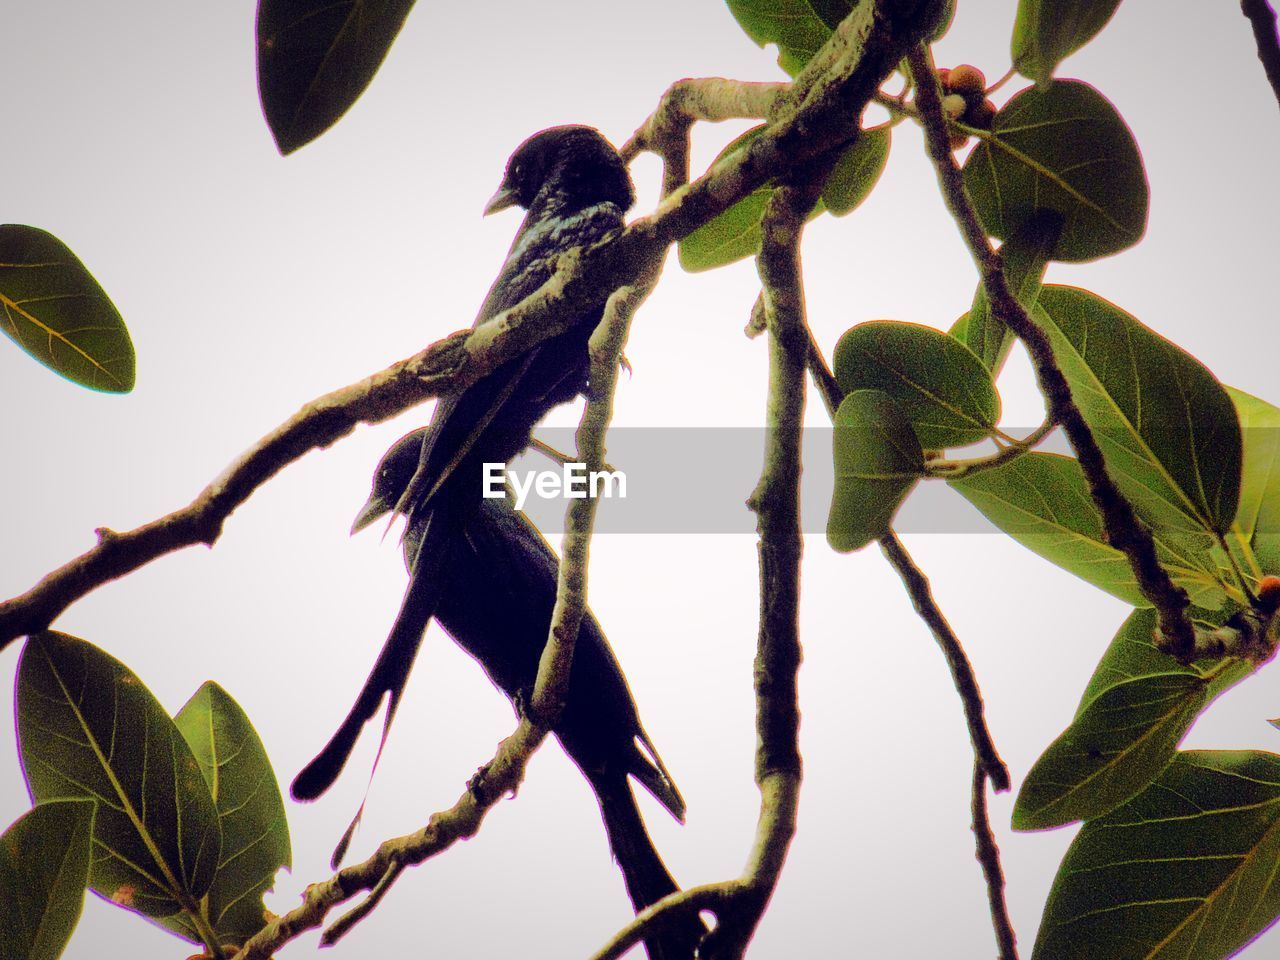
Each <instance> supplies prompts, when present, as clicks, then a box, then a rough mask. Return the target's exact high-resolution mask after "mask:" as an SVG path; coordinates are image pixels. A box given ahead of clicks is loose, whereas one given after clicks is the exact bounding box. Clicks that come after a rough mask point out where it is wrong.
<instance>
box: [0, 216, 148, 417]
mask: <svg viewBox="0 0 1280 960" xmlns="http://www.w3.org/2000/svg"><path fill="white" fill-rule="evenodd" d="M0 330H3V331H4V332H5V333H6V334H8V336H9V337H10V339H12V340H13V341H14V342H15V343H16V344H18V346H20V347H22V349H23V350H25V351H27V353H29V354H31V356H33V357H35V358H36V359H37V360H39V361H40V362H41V363H43V364H44V365H45V366H46V367H48V368H49V369H50V370H54V371H56V372H57V373H60V374H62V375H63V376H64V377H66V378H67V379H68V380H73V381H75V382H76V383H78V384H81V385H82V386H86V387H90V388H92V389H94V390H102V391H105V392H107V393H128V392H129V391H130V390H132V389H133V378H134V356H133V342H132V341H131V340H130V339H129V331H128V330H127V329H125V325H124V320H122V319H121V317H120V312H119V311H118V310H116V308H115V305H114V304H113V303H112V302H111V299H110V298H109V297H108V296H107V294H106V292H105V291H104V290H103V289H102V287H100V286H98V281H96V280H94V279H93V274H91V273H89V271H88V270H87V269H86V268H85V265H84V264H83V263H81V262H80V260H79V259H78V258H77V257H76V255H75V254H74V253H72V252H71V251H70V250H69V249H67V245H66V244H64V243H63V242H62V241H61V240H59V239H58V238H57V237H55V236H54V235H53V234H51V233H46V232H45V231H43V230H40V229H37V228H36V227H27V226H23V225H22V224H18V223H6V224H4V225H3V226H0Z"/></svg>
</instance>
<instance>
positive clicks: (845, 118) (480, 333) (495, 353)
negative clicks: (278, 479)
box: [0, 0, 937, 649]
mask: <svg viewBox="0 0 1280 960" xmlns="http://www.w3.org/2000/svg"><path fill="white" fill-rule="evenodd" d="M936 2H937V0H919V2H918V3H915V4H913V3H910V2H906V0H860V2H859V4H858V6H857V8H856V10H855V12H854V13H853V14H852V15H851V16H850V17H849V18H848V19H847V20H846V22H845V23H844V24H842V25H841V28H840V29H839V30H837V31H836V33H835V35H833V37H832V38H831V41H830V42H829V44H828V47H830V50H828V49H827V48H826V47H824V51H826V52H824V51H820V52H819V55H818V56H815V60H816V59H818V57H819V56H821V57H822V62H823V63H824V64H826V65H827V66H826V69H825V71H824V72H822V73H821V74H820V75H818V76H814V77H812V78H811V79H809V80H807V81H806V83H805V86H804V88H803V90H802V91H797V90H796V86H797V84H792V86H791V92H792V94H793V99H794V102H795V103H796V104H797V105H796V106H794V107H791V108H789V109H786V110H781V111H779V110H777V109H776V104H775V110H774V112H775V115H776V116H775V118H774V119H773V120H772V121H771V122H770V124H769V126H768V128H767V129H766V130H765V131H764V132H763V133H762V134H761V135H760V136H758V137H756V138H755V139H754V140H753V141H752V142H751V143H750V144H749V145H748V146H747V148H746V149H744V150H739V151H735V152H734V153H733V155H732V156H730V157H726V158H724V160H722V161H721V162H719V163H717V164H715V165H714V166H713V167H712V168H711V169H710V170H708V171H707V173H706V174H704V175H703V176H702V177H700V178H699V179H698V180H697V181H695V182H694V183H692V184H690V185H688V186H687V187H684V188H682V189H679V190H676V191H675V192H674V193H672V194H671V195H670V196H669V197H667V198H666V199H665V200H663V202H662V203H660V204H659V205H658V207H657V209H656V210H654V211H653V212H652V213H651V214H649V215H647V216H644V217H640V218H639V219H637V220H635V221H634V222H632V223H631V224H630V225H629V226H628V227H627V228H626V229H624V230H622V231H621V232H619V233H617V234H614V235H613V236H611V237H609V238H607V239H605V240H603V241H601V242H600V243H598V244H596V245H594V246H592V247H588V248H582V249H577V250H572V251H569V252H568V253H566V254H565V255H564V256H562V257H561V260H560V263H559V265H558V267H557V270H556V272H555V274H554V275H553V276H552V277H551V279H550V280H548V281H547V283H546V284H544V285H543V287H542V288H541V289H539V290H538V291H537V292H536V293H534V294H532V295H531V296H529V297H528V298H526V299H525V300H524V301H522V302H521V303H519V304H517V305H516V306H515V307H513V308H512V309H510V310H507V311H505V312H504V313H502V314H499V315H498V316H497V317H494V318H493V319H492V320H490V321H488V322H486V323H485V324H484V325H483V326H481V327H479V328H477V329H475V330H472V331H467V332H460V333H455V334H452V335H451V336H449V337H446V338H445V339H444V340H442V341H439V342H438V343H436V344H433V345H432V346H430V347H428V348H427V349H426V350H424V351H423V352H422V353H419V354H417V355H416V356H414V357H412V358H410V359H408V360H404V361H401V362H399V363H397V364H394V365H392V366H391V367H389V368H387V369H386V370H384V371H382V372H381V373H379V374H375V375H374V376H372V377H369V378H366V379H365V380H362V381H360V382H359V383H356V384H352V385H351V386H349V387H344V388H342V389H340V390H335V391H334V392H332V393H329V394H326V395H325V396H323V397H320V398H319V399H317V400H315V401H313V402H312V403H309V404H307V405H306V406H305V407H303V408H302V409H301V410H300V411H299V412H298V413H297V414H295V415H294V416H293V417H291V418H290V419H289V420H288V421H286V422H285V423H283V424H281V425H280V426H279V427H277V428H276V430H274V431H272V432H271V433H270V434H268V435H267V436H266V437H264V438H263V439H262V440H260V441H259V442H258V443H257V444H256V445H255V446H254V447H253V448H251V449H250V450H249V451H247V452H246V453H245V454H243V455H242V456H241V457H239V458H238V459H237V460H236V461H235V463H233V464H232V466H231V467H230V468H229V469H228V470H227V471H226V472H225V473H223V475H222V476H221V477H219V478H218V479H217V480H215V481H214V482H213V483H212V484H210V485H209V486H208V487H206V488H205V490H204V491H202V492H201V493H200V495H199V496H197V497H196V499H195V500H193V501H192V502H191V503H190V504H188V505H187V506H186V507H184V508H182V509H180V510H177V511H175V512H174V513H171V514H169V515H167V516H165V517H161V518H160V519H158V520H155V521H152V522H151V523H148V524H145V525H143V526H141V527H138V528H136V529H134V530H131V531H129V532H127V533H115V532H113V531H109V530H106V529H105V528H104V529H103V530H101V531H100V532H99V543H98V545H97V546H95V547H94V548H93V549H91V550H89V551H87V552H86V553H84V554H82V555H81V556H79V557H77V558H75V559H74V560H72V561H70V562H69V563H67V564H65V565H63V566H62V567H60V568H58V569H57V570H54V571H53V572H52V573H50V574H49V575H47V576H46V577H45V578H44V579H42V580H41V581H40V582H39V583H38V584H36V586H35V587H33V588H32V589H31V590H29V591H27V592H26V593H24V594H22V595H20V596H18V597H15V598H13V599H12V600H8V601H6V602H4V603H0V649H4V647H6V646H7V645H8V644H9V643H10V642H12V641H13V640H14V639H15V638H17V637H20V636H23V635H26V634H29V633H34V632H36V631H39V630H43V629H44V628H46V627H48V626H49V625H50V624H51V623H52V622H53V621H54V620H55V619H56V618H57V617H58V616H59V615H60V614H61V613H62V612H63V611H64V610H65V609H66V608H67V607H69V606H70V605H71V604H72V603H74V602H75V601H76V600H78V599H80V598H81V597H83V596H85V595H86V594H87V593H89V592H90V591H92V590H94V589H96V588H97V587H99V586H102V585H103V584H105V583H108V582H110V581H112V580H116V579H119V578H120V577H122V576H124V575H126V574H128V573H131V572H133V571H134V570H137V569H138V568H140V567H142V566H144V565H146V564H147V563H150V562H151V561H152V560H154V559H156V558H157V557H160V556H163V555H164V554H166V553H172V552H174V551H176V550H179V549H182V548H183V547H187V546H192V545H194V544H197V543H205V544H212V543H213V542H214V541H216V540H217V538H218V536H219V535H220V533H221V530H222V525H223V523H224V522H225V521H226V519H227V517H228V516H230V515H231V513H232V512H233V511H234V510H235V508H236V507H238V506H239V505H240V504H241V503H243V502H244V501H245V500H247V499H248V497H249V496H250V495H251V494H252V493H253V492H254V490H256V489H257V488H258V487H259V486H261V485H262V484H263V483H265V482H266V481H267V480H268V479H270V478H271V477H272V476H274V475H275V474H276V473H278V472H279V471H280V470H282V469H283V468H284V467H285V466H287V465H288V464H290V463H292V462H293V461H294V460H297V459H299V458H300V457H302V456H303V455H304V454H305V453H307V452H308V451H310V450H312V449H317V448H322V447H325V446H328V445H329V444H331V443H333V442H334V441H336V440H338V439H340V438H341V437H343V436H345V435H346V434H347V433H349V432H350V431H351V430H352V429H353V427H354V426H355V424H357V423H377V422H380V421H382V420H386V419H389V418H390V417H393V416H395V415H396V414H398V413H400V412H402V411H404V410H406V409H408V408H409V407H411V406H413V405H414V404H416V403H419V402H421V401H422V400H425V399H427V398H428V397H432V396H438V395H439V394H441V393H444V392H448V391H452V390H458V389H461V388H463V387H465V386H467V385H469V384H470V383H473V382H475V380H477V379H478V378H480V377H481V376H483V375H484V374H486V373H488V372H489V371H491V370H493V369H495V368H496V367H497V366H498V365H499V364H500V363H502V362H503V361H504V360H507V359H510V358H511V357H513V356H516V355H518V354H520V353H522V352H525V351H527V350H529V349H531V348H532V347H533V346H535V345H536V344H538V343H541V342H542V341H544V340H546V339H549V338H550V337H552V336H554V335H555V334H557V333H560V332H562V331H563V330H564V329H565V328H566V327H567V326H568V323H569V322H570V320H571V319H572V318H573V317H575V316H578V315H579V314H580V313H581V312H582V311H583V310H584V309H586V308H587V307H588V306H590V305H592V304H593V303H598V302H599V298H600V291H601V290H616V289H618V288H619V287H623V286H628V285H634V284H636V283H637V281H638V280H639V278H641V277H643V276H645V275H646V274H647V273H648V272H649V271H650V270H652V269H653V267H654V264H656V263H657V262H658V261H660V260H661V259H662V257H663V255H664V254H665V252H666V249H667V247H668V246H670V245H671V244H672V243H674V242H675V241H676V240H678V239H680V238H681V237H683V236H685V235H687V234H688V233H690V232H691V231H693V230H694V229H695V228H697V227H698V226H700V225H701V224H703V223H706V222H707V221H709V220H711V219H712V218H713V217H715V216H717V215H719V214H720V213H722V212H723V211H725V210H726V209H728V208H729V207H730V206H732V205H733V204H734V203H736V202H737V201H739V200H741V199H742V198H743V197H745V196H747V195H748V194H749V193H751V192H752V191H753V190H755V189H756V188H758V187H759V186H761V185H762V184H764V183H766V182H768V181H769V180H772V179H775V178H777V177H778V176H780V175H782V174H784V173H785V172H786V171H788V170H791V169H793V168H794V167H795V165H797V164H801V163H803V162H805V161H806V160H809V159H812V158H814V157H817V156H821V155H822V154H824V153H826V152H827V151H829V150H830V149H832V148H833V147H835V146H838V145H840V144H841V143H843V142H845V141H847V140H848V139H849V138H850V137H852V136H854V135H856V131H857V121H858V117H859V116H860V115H861V113H862V111H863V109H864V108H865V106H866V104H867V102H868V101H869V100H870V99H871V97H872V95H873V94H874V93H875V92H876V90H877V89H878V87H879V85H880V83H882V82H883V80H884V78H885V77H886V76H887V75H888V73H889V72H890V71H891V70H893V69H894V67H895V66H896V64H897V63H898V62H899V61H900V60H901V58H902V56H903V55H904V54H905V52H906V51H907V50H908V49H909V48H910V47H911V45H912V44H913V43H915V42H916V40H918V39H919V37H920V36H921V35H922V33H923V29H924V27H922V26H921V24H924V25H925V27H927V25H928V23H929V22H930V21H929V15H930V13H931V11H932V10H933V8H934V7H935V6H936ZM854 21H857V23H858V24H862V25H866V29H865V31H863V32H862V33H859V34H858V35H857V37H856V39H858V40H859V43H858V44H854V43H853V42H852V41H853V39H854V37H853V35H852V33H851V30H852V27H850V26H849V25H850V24H851V23H852V22H854ZM832 51H838V52H839V55H838V56H837V55H836V53H834V52H832ZM798 82H799V81H797V83H798ZM800 94H803V95H802V96H801V95H800ZM788 102H789V103H790V102H792V101H788ZM672 178H676V179H678V175H677V174H676V173H674V172H673V173H670V174H669V175H668V179H669V180H670V179H672Z"/></svg>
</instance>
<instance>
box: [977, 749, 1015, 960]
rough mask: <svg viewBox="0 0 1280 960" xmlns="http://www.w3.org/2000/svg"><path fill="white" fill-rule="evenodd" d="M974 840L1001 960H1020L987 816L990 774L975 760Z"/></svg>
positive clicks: (998, 855) (998, 848)
mask: <svg viewBox="0 0 1280 960" xmlns="http://www.w3.org/2000/svg"><path fill="white" fill-rule="evenodd" d="M973 841H974V847H975V850H974V856H975V857H977V860H978V863H979V864H981V865H982V876H983V878H984V879H985V880H986V881H987V902H988V903H989V904H990V905H991V926H992V929H994V930H995V934H996V944H997V945H998V946H999V948H1000V955H999V958H1000V960H1018V938H1017V936H1016V935H1015V934H1014V932H1013V921H1012V920H1010V919H1009V905H1008V904H1007V903H1005V899H1004V870H1002V869H1001V867H1000V847H999V846H997V845H996V838H995V834H994V833H992V832H991V821H990V818H989V817H988V816H987V772H986V770H985V769H984V766H983V763H982V760H981V758H979V757H977V756H975V757H974V758H973Z"/></svg>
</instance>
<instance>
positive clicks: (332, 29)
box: [257, 0, 413, 154]
mask: <svg viewBox="0 0 1280 960" xmlns="http://www.w3.org/2000/svg"><path fill="white" fill-rule="evenodd" d="M412 8H413V0H260V2H259V3H258V30H257V33H258V96H259V97H260V98H261V100H262V112H263V113H264V114H265V115H266V118H267V126H268V127H270V128H271V135H272V136H273V137H274V138H275V141H276V146H277V147H278V148H279V150H280V152H281V153H285V154H287V153H292V152H293V151H294V150H297V149H298V148H299V147H301V146H304V145H306V144H308V143H310V142H311V141H312V140H314V139H315V138H316V137H318V136H320V134H322V133H324V132H325V131H326V130H328V129H329V128H330V127H331V126H333V125H334V124H335V123H337V122H338V120H339V118H341V116H342V115H343V114H344V113H346V112H347V110H348V109H349V108H350V107H351V105H352V104H353V103H355V102H356V100H358V99H359V97H360V94H362V93H364V91H365V88H366V87H368V86H369V84H370V83H371V82H372V80H373V77H374V74H376V73H377V72H378V68H379V67H380V66H382V61H383V60H384V59H386V56H387V52H388V51H389V50H390V49H391V44H392V42H393V41H394V40H395V38H396V36H397V35H398V34H399V33H400V28H401V27H402V26H404V21H405V18H406V17H407V16H409V11H410V10H411V9H412Z"/></svg>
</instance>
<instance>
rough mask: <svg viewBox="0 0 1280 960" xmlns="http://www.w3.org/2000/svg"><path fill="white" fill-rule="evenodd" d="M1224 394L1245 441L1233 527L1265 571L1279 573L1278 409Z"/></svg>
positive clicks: (1250, 398)
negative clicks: (1232, 404)
mask: <svg viewBox="0 0 1280 960" xmlns="http://www.w3.org/2000/svg"><path fill="white" fill-rule="evenodd" d="M1226 390H1227V393H1228V395H1229V396H1230V397H1231V400H1232V402H1233V403H1234V404H1235V408H1236V412H1237V413H1238V414H1239V416H1240V434H1241V437H1242V438H1243V441H1244V464H1243V467H1242V471H1241V476H1240V506H1239V508H1238V509H1237V511H1236V522H1235V527H1236V530H1237V531H1239V534H1240V536H1242V537H1243V538H1244V540H1245V542H1246V543H1250V542H1251V544H1252V546H1253V550H1254V553H1255V554H1256V555H1257V558H1258V562H1259V563H1260V564H1261V565H1262V569H1263V570H1264V571H1267V572H1274V571H1280V408H1277V407H1273V406H1272V405H1271V404H1269V403H1267V402H1266V401H1265V400H1259V399H1258V398H1257V397H1255V396H1251V395H1250V394H1247V393H1245V392H1244V391H1243V390H1237V389H1235V388H1234V387H1227V388H1226Z"/></svg>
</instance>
